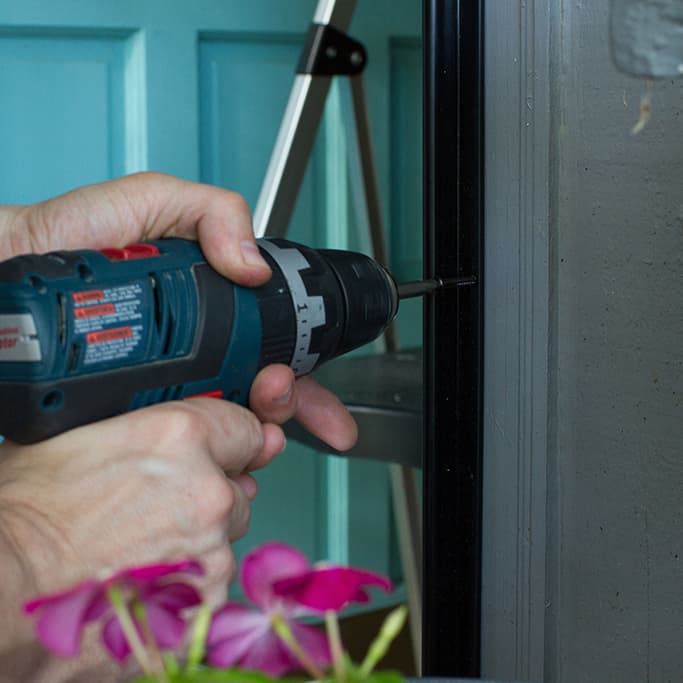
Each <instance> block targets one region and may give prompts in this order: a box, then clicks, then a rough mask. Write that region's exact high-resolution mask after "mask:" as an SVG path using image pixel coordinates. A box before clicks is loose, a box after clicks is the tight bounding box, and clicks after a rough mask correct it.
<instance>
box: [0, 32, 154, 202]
mask: <svg viewBox="0 0 683 683" xmlns="http://www.w3.org/2000/svg"><path fill="white" fill-rule="evenodd" d="M139 54H140V53H139V50H138V49H137V39H136V35H135V33H134V32H122V31H97V30H93V31H85V30H81V31H73V30H59V29H55V30H50V31H48V30H45V29H43V30H27V29H16V30H4V31H2V32H0V92H2V93H3V95H2V102H3V106H2V107H1V108H0V148H1V149H2V157H1V158H0V201H2V202H13V203H25V202H31V201H36V200H38V199H44V198H45V197H48V196H52V195H55V194H59V193H61V192H64V191H66V190H69V189H71V188H73V187H77V186H78V185H83V184H85V183H91V182H96V181H102V180H105V179H107V178H110V177H112V176H116V175H121V174H123V173H124V172H126V171H127V170H128V169H129V168H130V167H131V166H136V165H140V164H141V163H142V157H144V134H145V127H144V125H139V124H140V121H139V113H138V112H139V108H140V99H141V98H142V97H143V93H142V92H141V83H140V79H139V71H140V69H141V66H142V65H141V63H140V57H139Z"/></svg>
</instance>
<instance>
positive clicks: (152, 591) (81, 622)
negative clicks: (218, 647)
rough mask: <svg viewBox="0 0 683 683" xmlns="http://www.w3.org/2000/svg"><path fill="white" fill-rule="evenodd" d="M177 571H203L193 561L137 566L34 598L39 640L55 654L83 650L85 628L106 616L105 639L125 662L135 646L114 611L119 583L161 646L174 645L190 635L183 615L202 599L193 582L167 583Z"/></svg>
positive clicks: (28, 609) (31, 605)
mask: <svg viewBox="0 0 683 683" xmlns="http://www.w3.org/2000/svg"><path fill="white" fill-rule="evenodd" d="M175 574H187V575H194V576H198V575H201V574H203V570H202V567H201V565H200V564H199V563H197V562H195V561H194V560H181V561H178V562H172V563H169V564H156V565H148V566H144V567H132V568H128V569H125V570H123V571H120V572H117V573H115V574H113V575H111V576H110V577H108V578H106V579H104V580H102V581H98V580H95V579H90V580H88V581H84V582H83V583H80V584H78V585H77V586H75V587H74V588H72V589H71V590H68V591H66V592H64V593H55V594H52V595H44V596H40V597H38V598H35V599H34V600H31V601H30V602H27V603H26V604H25V605H24V612H25V613H26V614H33V613H37V614H38V619H37V621H36V624H35V629H36V635H37V637H38V639H39V640H40V642H41V643H42V644H43V645H44V646H45V647H46V648H48V649H49V650H51V651H52V652H54V653H56V654H59V655H63V656H67V657H69V656H74V655H76V654H78V652H79V649H80V643H81V638H82V635H83V628H84V626H85V625H86V624H87V623H89V622H91V621H96V620H98V619H101V618H104V619H105V621H104V625H103V628H102V641H103V643H104V645H105V647H106V648H107V649H108V650H109V652H111V654H112V655H113V656H114V657H115V658H116V659H117V660H118V661H119V662H123V661H125V659H126V658H127V657H128V655H129V654H130V647H129V645H128V642H127V640H126V638H125V637H124V634H123V631H122V629H121V625H120V623H119V620H118V618H117V617H116V615H115V614H114V613H113V612H112V606H111V604H110V602H109V599H108V598H107V590H108V589H109V588H110V587H112V586H117V587H118V588H119V590H120V591H121V594H122V595H123V599H124V600H125V601H126V602H127V604H128V605H129V607H130V604H131V603H132V601H133V600H139V601H140V602H141V603H142V604H143V605H144V608H145V614H146V616H147V621H148V623H149V627H150V629H151V631H152V634H153V635H154V638H155V640H156V643H157V646H158V647H159V648H160V649H174V648H176V647H177V646H178V645H179V643H180V641H181V640H182V638H183V636H184V634H185V622H184V620H183V619H182V618H181V616H180V613H181V612H182V610H184V609H186V608H188V607H193V606H195V605H198V604H199V603H200V602H201V596H200V595H199V593H198V592H197V590H196V589H195V588H194V587H193V586H190V585H189V584H187V583H181V582H177V581H176V582H174V581H167V577H169V576H171V575H175Z"/></svg>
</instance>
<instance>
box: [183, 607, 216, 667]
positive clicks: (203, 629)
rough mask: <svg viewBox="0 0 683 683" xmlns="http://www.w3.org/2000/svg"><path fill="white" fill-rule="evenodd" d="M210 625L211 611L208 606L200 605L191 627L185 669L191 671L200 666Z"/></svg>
mask: <svg viewBox="0 0 683 683" xmlns="http://www.w3.org/2000/svg"><path fill="white" fill-rule="evenodd" d="M210 624H211V609H210V608H209V607H208V605H202V606H201V607H200V608H199V611H198V612H197V616H196V617H195V619H194V624H193V625H192V637H191V639H190V650H189V652H188V656H187V669H188V671H191V670H192V669H194V668H196V667H197V666H198V665H199V664H201V661H202V659H204V654H205V653H206V637H207V635H208V633H209V625H210Z"/></svg>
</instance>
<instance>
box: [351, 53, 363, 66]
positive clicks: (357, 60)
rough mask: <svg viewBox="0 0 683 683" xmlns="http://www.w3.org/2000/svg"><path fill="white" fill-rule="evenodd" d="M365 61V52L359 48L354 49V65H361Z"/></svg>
mask: <svg viewBox="0 0 683 683" xmlns="http://www.w3.org/2000/svg"><path fill="white" fill-rule="evenodd" d="M362 63H363V53H362V52H360V51H359V50H354V51H353V52H352V53H351V64H352V65H353V66H360V65H361V64H362Z"/></svg>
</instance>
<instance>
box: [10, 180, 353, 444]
mask: <svg viewBox="0 0 683 683" xmlns="http://www.w3.org/2000/svg"><path fill="white" fill-rule="evenodd" d="M162 237H184V238H189V239H198V240H199V243H200V245H201V247H202V250H203V252H204V254H205V256H206V258H207V260H208V261H209V263H210V264H211V265H212V266H213V267H214V268H215V269H216V270H217V271H218V272H220V273H222V274H223V275H225V276H226V277H228V278H230V279H231V280H233V281H234V282H236V283H238V284H241V285H244V286H256V285H260V284H263V283H264V282H266V281H267V280H268V278H269V277H270V270H269V268H268V266H267V265H266V263H265V261H263V259H262V258H261V256H260V254H259V251H258V249H257V247H256V245H255V242H254V237H253V231H252V225H251V217H250V214H249V208H248V206H247V205H246V203H245V201H244V199H243V198H242V197H241V196H240V195H238V194H236V193H234V192H229V191H227V190H224V189H221V188H218V187H213V186H209V185H201V184H197V183H190V182H187V181H183V180H180V179H178V178H174V177H171V176H167V175H162V174H159V173H140V174H136V175H132V176H126V177H124V178H119V179H117V180H113V181H111V182H107V183H102V184H99V185H91V186H88V187H83V188H79V189H77V190H74V191H72V192H69V193H67V194H64V195H61V196H60V197H56V198H54V199H49V200H47V201H45V202H40V203H38V204H33V205H30V206H14V207H0V238H1V239H0V260H3V259H6V258H9V257H11V256H15V255H17V254H21V253H43V252H46V251H51V250H56V249H101V248H104V247H123V246H126V245H128V244H131V243H134V242H139V241H144V240H150V239H159V238H162ZM250 407H251V409H252V410H253V411H254V412H255V413H256V414H257V415H258V416H259V417H260V418H261V419H262V420H263V421H267V422H273V423H277V424H282V423H283V422H285V421H287V420H289V419H290V418H294V419H296V420H298V421H299V422H301V424H302V425H303V426H304V427H305V428H306V429H308V430H309V431H310V432H311V433H313V434H315V435H316V436H317V437H319V438H320V439H322V440H323V441H326V442H327V443H329V444H330V445H331V446H333V447H334V448H336V449H337V450H340V451H343V450H347V449H348V448H350V447H351V446H352V445H353V444H354V443H355V440H356V436H357V431H356V425H355V423H354V421H353V418H352V417H351V416H350V414H349V413H348V411H347V410H346V409H345V408H344V406H343V405H342V404H341V403H340V402H339V401H338V400H337V398H336V397H335V396H334V395H333V394H332V393H330V392H329V391H327V390H326V389H324V388H322V387H320V386H319V385H318V384H317V383H316V382H315V381H314V380H313V379H311V378H304V379H302V380H299V381H297V382H294V377H293V374H292V371H291V370H290V369H289V368H287V367H285V366H270V367H267V368H265V369H264V370H262V371H261V373H260V374H259V375H258V376H257V377H256V379H255V381H254V383H253V387H252V392H251V397H250Z"/></svg>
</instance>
